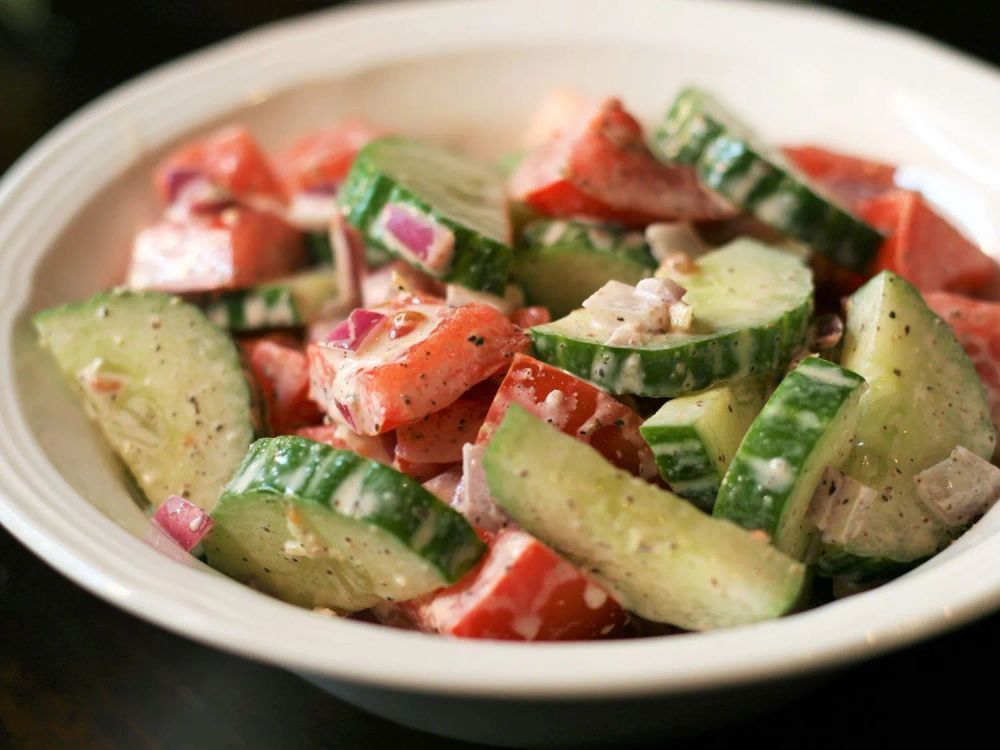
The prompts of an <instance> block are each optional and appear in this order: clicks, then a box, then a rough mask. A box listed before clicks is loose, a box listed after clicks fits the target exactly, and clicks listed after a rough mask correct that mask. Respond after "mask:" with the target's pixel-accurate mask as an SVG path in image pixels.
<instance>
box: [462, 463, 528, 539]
mask: <svg viewBox="0 0 1000 750" xmlns="http://www.w3.org/2000/svg"><path fill="white" fill-rule="evenodd" d="M485 452H486V445H485V444H482V445H473V444H472V443H466V444H465V445H464V446H463V447H462V481H461V483H460V484H459V485H458V487H457V488H456V490H455V496H454V498H453V499H452V501H451V505H452V507H453V508H454V509H455V510H457V511H458V512H459V513H461V514H462V515H463V516H465V517H466V518H467V519H468V520H469V522H470V523H471V524H473V525H474V526H475V527H476V528H479V529H482V530H483V531H491V532H495V531H499V530H500V529H503V528H509V527H514V526H516V524H515V523H514V522H513V521H512V520H511V519H510V517H509V516H508V515H507V514H506V513H504V512H503V510H502V509H501V508H500V506H498V505H497V504H496V501H495V500H494V499H493V496H492V495H491V494H490V488H489V485H488V484H487V483H486V471H485V469H484V468H483V455H484V453H485Z"/></svg>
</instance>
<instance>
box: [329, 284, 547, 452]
mask: <svg viewBox="0 0 1000 750" xmlns="http://www.w3.org/2000/svg"><path fill="white" fill-rule="evenodd" d="M361 313H364V314H363V315H362V314H361ZM376 316H381V317H380V318H379V317H376ZM352 321H353V322H352ZM351 326H353V327H351ZM341 328H344V330H340V329H341ZM347 328H350V330H349V331H348V330H347ZM359 332H363V334H364V335H363V337H361V336H360V334H359ZM527 346H528V339H527V337H526V336H525V335H524V333H522V332H521V330H520V329H519V328H517V326H515V325H514V324H513V323H511V322H510V321H509V320H508V319H507V318H506V317H504V315H503V314H501V313H500V312H498V311H497V310H494V309H493V308H492V307H489V306H488V305H482V304H478V303H472V304H468V305H463V306H462V307H448V306H447V305H444V304H442V303H440V302H437V301H424V300H420V299H417V298H411V299H410V300H401V301H398V302H393V303H389V304H386V305H380V306H377V307H375V308H373V309H372V310H365V311H359V310H355V311H354V313H352V314H351V318H349V319H348V321H346V322H345V323H344V324H343V326H338V329H335V330H334V331H333V332H331V334H330V336H329V337H328V339H327V340H325V341H321V342H318V343H314V344H311V345H310V346H309V363H310V375H311V380H312V385H311V393H312V397H313V399H314V400H315V401H317V403H319V404H320V405H321V406H322V407H323V408H324V409H325V410H326V412H327V414H329V415H330V416H331V417H332V418H333V419H335V420H339V421H342V422H344V423H346V424H348V425H349V426H350V427H351V428H352V429H354V430H355V431H357V432H360V433H362V434H365V435H377V434H379V433H382V432H388V431H390V430H394V429H396V428H397V427H399V426H400V425H404V424H408V423H410V422H415V421H417V420H418V419H421V418H422V417H425V416H427V415H428V414H431V413H433V412H435V411H438V410H440V409H443V408H444V407H445V406H448V405H449V404H451V403H454V402H455V401H456V400H458V398H459V397H460V396H461V395H462V394H463V393H465V392H466V391H468V390H469V389H470V388H471V387H472V386H474V385H476V384H477V383H480V382H482V381H483V380H486V379H487V378H489V377H490V376H491V375H493V374H494V373H496V372H498V371H499V370H502V369H503V368H505V367H506V366H507V365H508V364H509V362H510V360H511V359H512V358H513V356H514V355H515V354H516V353H517V352H519V351H522V350H524V349H525V348H526V347H527Z"/></svg>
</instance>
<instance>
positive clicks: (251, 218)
mask: <svg viewBox="0 0 1000 750" xmlns="http://www.w3.org/2000/svg"><path fill="white" fill-rule="evenodd" d="M305 263H306V252H305V249H304V248H303V246H302V241H301V238H300V236H299V233H298V232H296V231H295V230H294V229H292V227H290V226H289V225H288V224H286V223H285V222H284V221H282V220H281V219H279V218H277V217H276V216H274V215H272V214H269V213H263V212H258V211H254V210H252V209H249V208H240V207H231V208H227V209H226V210H224V211H222V212H221V213H218V214H210V215H206V216H200V217H189V218H188V219H186V220H185V221H184V222H178V221H174V220H169V219H166V220H162V221H160V222H158V223H156V224H153V225H152V226H150V227H147V228H146V229H143V230H142V231H140V232H139V233H138V234H137V235H136V237H135V242H134V243H133V246H132V258H131V262H130V265H129V270H128V281H127V285H128V286H129V287H131V288H133V289H155V290H158V291H165V292H211V291H215V290H218V289H239V288H241V287H247V286H254V285H256V284H262V283H265V282H268V281H273V280H275V279H277V278H279V277H281V276H285V275H287V274H289V273H291V272H292V271H295V270H297V269H298V268H300V267H301V266H303V265H304V264H305Z"/></svg>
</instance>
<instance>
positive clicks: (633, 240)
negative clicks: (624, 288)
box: [514, 219, 656, 317]
mask: <svg viewBox="0 0 1000 750" xmlns="http://www.w3.org/2000/svg"><path fill="white" fill-rule="evenodd" d="M522 237H523V239H522V242H521V246H520V247H518V249H517V252H516V253H515V254H514V278H515V279H516V280H517V282H518V283H519V284H520V285H521V286H522V287H524V291H525V294H526V295H527V296H528V298H529V299H530V300H532V301H533V302H538V303H541V304H544V305H545V306H546V307H548V308H549V309H550V310H552V313H553V315H555V316H557V317H561V316H563V315H568V314H569V313H571V312H572V311H573V310H575V309H576V308H578V307H579V306H580V304H581V303H582V302H583V301H584V300H585V299H586V298H587V297H589V296H590V295H591V294H593V293H594V292H596V291H597V290H598V289H600V288H601V286H602V285H603V284H604V283H605V282H607V281H609V280H611V279H616V280H618V281H622V282H625V283H627V284H635V283H637V282H639V281H641V280H642V279H644V278H646V277H647V276H652V274H653V271H655V270H656V261H655V260H654V259H653V257H652V256H651V255H650V253H649V249H648V248H647V247H646V242H645V240H644V239H643V236H642V234H641V233H640V232H635V231H633V232H628V231H625V230H624V229H621V228H619V227H617V226H614V225H606V224H605V225H601V224H594V223H591V222H582V221H569V220H562V219H555V220H553V219H539V220H536V221H532V222H530V223H529V224H528V225H527V226H526V227H525V228H524V231H523V233H522Z"/></svg>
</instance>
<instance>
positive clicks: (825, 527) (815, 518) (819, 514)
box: [808, 466, 878, 545]
mask: <svg viewBox="0 0 1000 750" xmlns="http://www.w3.org/2000/svg"><path fill="white" fill-rule="evenodd" d="M877 500H878V492H876V491H875V490H874V489H872V488H871V487H868V486H867V485H864V484H862V483H861V482H858V481H857V480H855V479H851V477H849V476H847V475H846V474H844V473H843V472H842V471H839V470H838V469H835V468H833V467H832V466H827V467H826V469H824V470H823V476H822V477H821V478H820V482H819V484H818V485H817V486H816V491H815V492H814V493H813V497H812V502H811V503H810V505H809V514H808V515H809V520H810V521H812V523H813V524H814V525H815V526H816V530H817V531H819V532H820V541H822V542H823V544H836V545H845V544H850V543H852V542H853V541H854V540H855V539H857V538H859V537H860V536H862V535H863V534H865V533H866V529H865V527H866V519H867V516H868V512H869V511H870V510H871V507H872V505H874V504H875V502H877Z"/></svg>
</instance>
